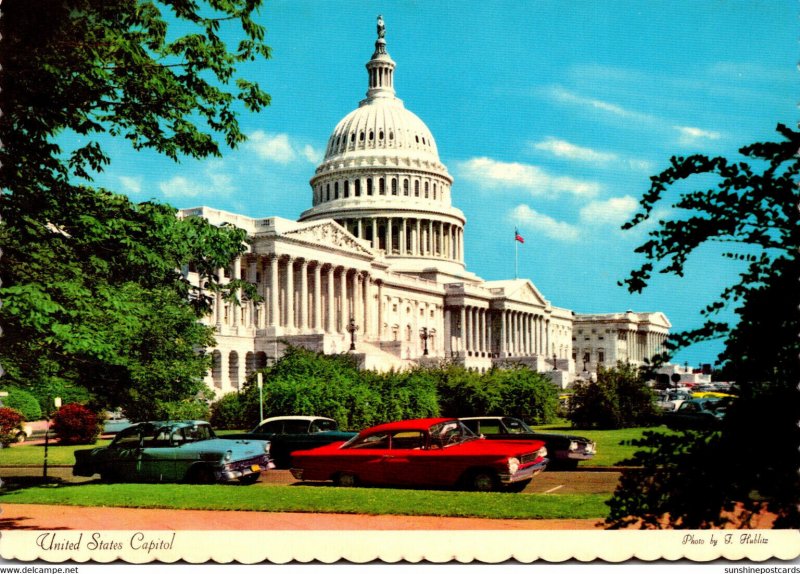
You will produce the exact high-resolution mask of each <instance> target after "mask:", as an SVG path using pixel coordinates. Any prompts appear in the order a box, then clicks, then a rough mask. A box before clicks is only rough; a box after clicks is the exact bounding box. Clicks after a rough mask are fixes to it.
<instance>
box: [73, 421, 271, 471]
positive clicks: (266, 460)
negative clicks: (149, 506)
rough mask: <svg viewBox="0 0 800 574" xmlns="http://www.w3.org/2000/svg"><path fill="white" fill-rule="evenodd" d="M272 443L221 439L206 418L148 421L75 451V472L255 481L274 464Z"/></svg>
mask: <svg viewBox="0 0 800 574" xmlns="http://www.w3.org/2000/svg"><path fill="white" fill-rule="evenodd" d="M269 450H270V443H269V441H263V440H230V439H224V438H218V437H217V436H216V434H214V431H213V430H212V429H211V425H209V424H208V423H207V422H205V421H150V422H143V423H137V424H134V425H132V426H129V427H127V428H126V429H124V430H122V431H120V432H119V434H117V437H116V438H115V439H114V441H113V442H112V443H111V444H110V445H109V446H107V447H98V448H93V449H86V450H78V451H75V466H73V468H72V474H73V475H75V476H94V475H95V474H99V475H100V477H101V478H102V479H103V480H107V481H126V482H190V483H196V484H213V483H216V482H237V481H238V482H240V483H242V484H252V483H254V482H256V481H258V479H259V478H260V476H261V472H262V471H264V470H267V469H269V468H274V465H273V464H272V461H271V460H270V457H269Z"/></svg>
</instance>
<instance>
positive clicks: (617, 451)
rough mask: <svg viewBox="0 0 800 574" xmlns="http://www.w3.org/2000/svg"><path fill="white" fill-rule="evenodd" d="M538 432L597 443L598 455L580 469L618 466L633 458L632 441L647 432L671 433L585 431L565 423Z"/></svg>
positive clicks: (641, 429) (583, 463) (661, 427)
mask: <svg viewBox="0 0 800 574" xmlns="http://www.w3.org/2000/svg"><path fill="white" fill-rule="evenodd" d="M534 430H537V431H545V432H551V431H552V432H554V433H565V434H566V433H569V434H574V435H578V436H584V437H586V438H590V439H592V440H593V441H595V442H596V443H597V454H596V455H595V456H594V458H592V459H591V460H586V461H582V462H581V463H580V464H579V465H578V468H580V467H582V466H616V465H619V463H621V462H622V461H624V460H625V459H628V458H630V457H632V456H633V453H634V452H636V450H637V447H635V446H633V445H631V441H632V440H635V439H638V438H641V437H642V434H643V433H644V432H645V431H648V430H652V431H660V432H665V433H669V432H671V431H669V430H668V429H667V427H665V426H660V427H643V428H630V429H617V430H594V429H591V430H583V429H574V428H572V427H571V426H570V425H569V422H567V421H563V422H560V423H556V424H551V425H540V426H537V427H535V428H534Z"/></svg>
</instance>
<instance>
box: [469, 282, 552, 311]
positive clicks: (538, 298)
mask: <svg viewBox="0 0 800 574" xmlns="http://www.w3.org/2000/svg"><path fill="white" fill-rule="evenodd" d="M485 285H486V287H489V288H490V289H491V290H492V291H493V292H494V293H497V294H498V295H500V296H501V297H502V298H503V299H505V300H507V301H512V302H513V301H516V302H518V303H524V304H526V305H535V306H539V307H547V306H549V305H550V303H549V302H548V301H547V299H545V298H544V297H543V296H542V294H541V293H540V292H539V290H538V289H537V288H536V286H534V284H533V283H531V282H530V280H528V279H514V280H505V281H490V282H487V283H486V284H485Z"/></svg>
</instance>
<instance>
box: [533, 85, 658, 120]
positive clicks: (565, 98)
mask: <svg viewBox="0 0 800 574" xmlns="http://www.w3.org/2000/svg"><path fill="white" fill-rule="evenodd" d="M547 93H548V94H549V96H550V97H551V98H553V99H555V100H556V101H559V102H562V103H566V104H573V105H578V106H582V107H588V108H591V109H593V110H600V111H602V112H606V113H608V114H611V115H614V116H617V117H621V118H626V119H631V120H636V121H637V122H645V123H654V122H657V121H658V119H657V118H656V117H654V116H651V115H649V114H643V113H641V112H637V111H634V110H629V109H626V108H623V107H622V106H618V105H616V104H612V103H610V102H605V101H603V100H597V99H594V98H587V97H584V96H579V95H578V94H575V93H573V92H570V91H569V90H565V89H564V88H562V87H561V86H550V87H549V88H548V89H547Z"/></svg>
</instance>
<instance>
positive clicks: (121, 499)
mask: <svg viewBox="0 0 800 574" xmlns="http://www.w3.org/2000/svg"><path fill="white" fill-rule="evenodd" d="M607 498H608V496H607V495H600V494H586V495H554V494H508V493H478V492H452V491H430V490H394V489H384V488H339V487H334V486H277V485H276V486H271V487H269V488H261V487H258V486H230V485H208V486H206V485H188V484H95V483H88V484H73V485H58V486H38V487H31V488H26V489H21V490H14V491H10V492H7V493H4V494H2V495H0V503H7V504H57V505H68V506H112V507H129V508H175V509H196V510H243V511H248V510H249V511H262V512H320V513H345V514H373V515H377V514H393V515H407V516H450V517H479V518H517V519H521V518H527V519H547V518H577V519H581V518H597V519H602V518H604V517H605V516H606V515H607V513H608V507H607V506H606V505H605V504H604V501H605V500H607Z"/></svg>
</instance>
